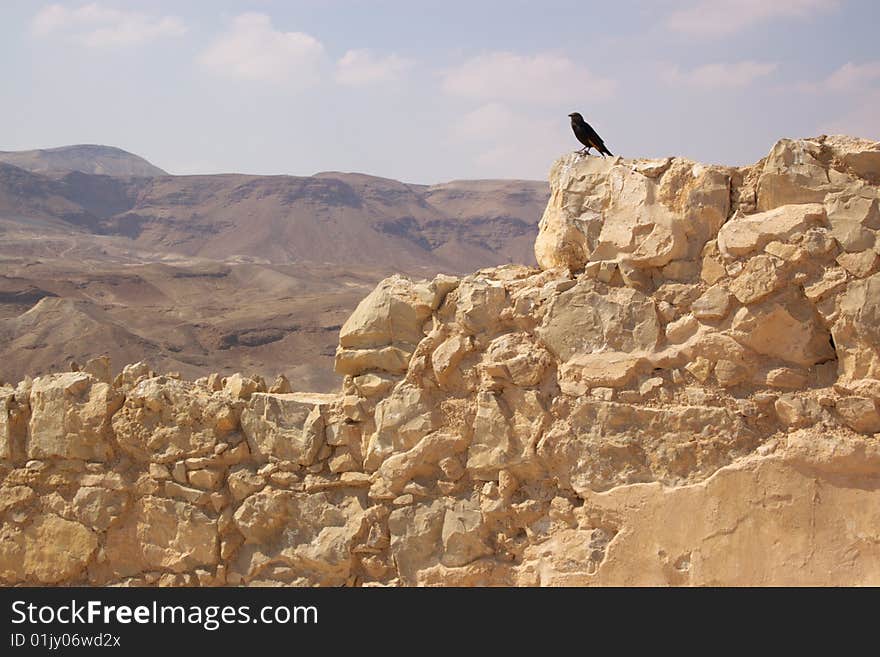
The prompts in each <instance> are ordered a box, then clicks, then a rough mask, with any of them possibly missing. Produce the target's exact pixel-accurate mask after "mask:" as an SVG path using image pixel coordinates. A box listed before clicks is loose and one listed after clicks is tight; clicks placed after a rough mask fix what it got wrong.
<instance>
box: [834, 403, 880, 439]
mask: <svg viewBox="0 0 880 657" xmlns="http://www.w3.org/2000/svg"><path fill="white" fill-rule="evenodd" d="M837 412H838V413H840V416H841V417H842V418H843V421H844V422H845V423H846V425H847V426H849V427H851V428H852V429H853V430H854V431H858V432H860V433H877V432H880V413H878V412H877V405H876V403H875V402H874V400H873V399H870V398H868V397H844V398H843V399H841V400H839V401H838V402H837Z"/></svg>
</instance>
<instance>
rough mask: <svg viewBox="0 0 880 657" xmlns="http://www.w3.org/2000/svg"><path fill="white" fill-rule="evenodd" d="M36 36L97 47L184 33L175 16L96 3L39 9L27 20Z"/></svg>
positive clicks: (139, 41)
mask: <svg viewBox="0 0 880 657" xmlns="http://www.w3.org/2000/svg"><path fill="white" fill-rule="evenodd" d="M31 33H32V34H33V35H34V36H37V37H48V36H51V35H57V34H60V35H62V36H63V37H66V38H67V39H68V40H69V41H71V42H73V43H78V44H80V45H84V46H88V47H92V48H99V47H107V46H135V45H140V44H143V43H147V42H150V41H155V40H157V39H162V38H165V37H177V36H182V35H183V34H185V33H186V25H185V24H184V22H183V20H181V19H180V18H178V17H177V16H149V15H147V14H144V13H141V12H137V11H123V10H120V9H112V8H108V7H103V6H101V5H100V4H98V3H96V2H95V3H91V4H87V5H82V6H80V7H77V8H75V9H68V8H67V7H64V6H62V5H59V4H54V5H49V6H47V7H44V8H43V9H41V10H40V11H39V12H37V14H36V15H35V16H34V18H33V20H32V21H31Z"/></svg>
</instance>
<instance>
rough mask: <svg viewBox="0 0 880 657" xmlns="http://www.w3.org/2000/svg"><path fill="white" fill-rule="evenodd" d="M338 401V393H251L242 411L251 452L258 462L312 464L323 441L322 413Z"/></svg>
mask: <svg viewBox="0 0 880 657" xmlns="http://www.w3.org/2000/svg"><path fill="white" fill-rule="evenodd" d="M337 401H339V396H337V395H317V394H311V395H309V394H305V393H286V394H275V393H259V392H258V393H254V394H253V395H252V396H251V399H250V401H249V402H248V404H247V406H245V407H244V409H242V412H241V429H242V432H243V433H244V435H245V437H246V438H247V441H248V445H249V446H250V451H251V454H252V455H253V456H254V458H255V459H256V460H257V461H260V462H265V461H267V460H269V458H270V457H273V458H275V459H279V460H283V461H293V462H295V463H300V464H302V465H311V464H312V463H314V462H315V459H316V458H317V456H318V452H319V451H320V449H321V447H322V446H323V445H324V427H325V422H326V420H325V415H327V414H328V413H329V412H330V411H329V409H330V407H331V406H332V405H333V404H334V403H336V402H337Z"/></svg>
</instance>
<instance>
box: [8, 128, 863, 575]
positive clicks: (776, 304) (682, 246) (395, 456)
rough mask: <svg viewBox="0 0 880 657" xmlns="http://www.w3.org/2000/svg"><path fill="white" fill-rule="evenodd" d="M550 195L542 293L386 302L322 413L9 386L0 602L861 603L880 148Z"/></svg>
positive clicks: (821, 146) (156, 384) (192, 388)
mask: <svg viewBox="0 0 880 657" xmlns="http://www.w3.org/2000/svg"><path fill="white" fill-rule="evenodd" d="M550 182H551V190H552V195H551V199H550V202H549V204H548V207H547V210H546V212H545V214H544V217H543V219H542V221H541V232H540V235H539V237H538V240H537V243H536V255H537V258H538V262H539V263H540V269H530V268H527V267H523V266H515V265H510V266H504V267H498V268H494V269H488V270H483V271H480V272H477V273H475V274H472V275H470V276H465V277H463V278H454V277H449V276H442V275H441V276H437V277H436V278H434V279H433V280H431V281H411V280H409V279H407V278H404V277H400V276H394V277H391V278H389V279H386V280H385V281H383V282H382V283H380V284H379V285H378V286H377V288H376V289H375V290H374V291H373V292H372V293H371V294H370V295H369V296H368V297H366V298H365V299H364V300H363V302H362V303H361V304H360V305H359V306H358V308H357V310H356V311H355V312H354V313H353V314H352V316H351V317H350V318H349V320H348V321H347V322H346V323H345V325H344V326H343V327H342V329H341V331H340V340H339V349H338V351H337V356H336V369H337V371H338V372H339V373H340V374H343V375H344V376H345V380H344V384H343V386H342V389H341V390H340V392H339V394H335V395H318V394H310V393H303V392H291V389H290V384H289V383H288V382H287V381H286V380H285V379H283V378H279V380H278V381H276V382H275V383H274V384H273V385H271V386H267V385H266V384H265V382H263V381H262V380H260V379H258V378H252V377H246V376H242V375H234V376H231V377H227V378H225V379H221V378H220V377H219V376H216V375H214V376H211V377H208V378H206V379H201V380H198V381H194V382H188V381H183V380H180V379H179V378H177V377H175V376H174V375H168V374H166V375H157V374H156V373H154V372H152V371H150V369H149V367H148V366H147V365H145V364H143V363H138V364H135V365H129V366H127V367H125V368H124V370H123V371H122V373H121V374H119V375H118V376H117V377H116V378H115V379H113V380H111V379H110V367H109V363H107V362H106V361H102V360H97V361H91V362H90V363H88V364H87V365H86V366H85V367H84V368H83V370H82V371H75V372H68V373H62V374H54V375H50V376H44V377H39V378H37V379H34V380H25V381H22V382H19V383H18V384H17V385H15V386H6V387H0V521H2V525H0V582H2V583H4V584H7V585H9V584H34V583H39V584H93V585H103V584H133V585H153V584H159V585H193V586H199V585H200V586H210V585H239V584H244V585H265V584H281V585H289V584H292V585H329V586H338V585H488V584H504V585H554V584H561V585H577V586H580V585H591V584H600V585H602V584H613V585H645V584H647V585H707V584H708V585H734V584H736V585H739V584H819V585H829V584H874V585H877V584H880V493H878V492H877V491H878V490H880V489H878V483H880V440H878V437H877V433H878V432H880V412H878V407H877V401H878V399H880V352H878V349H880V335H878V331H880V328H878V327H880V272H878V270H880V257H878V252H880V243H875V239H876V231H877V230H878V229H880V211H878V201H880V189H878V182H880V144H877V143H873V142H867V141H864V140H857V139H851V138H846V137H827V138H826V137H822V138H818V139H810V140H782V141H780V142H779V143H777V144H776V145H775V146H774V147H773V150H772V151H771V153H770V154H769V156H768V157H767V158H765V159H764V160H762V161H761V162H759V163H758V164H756V165H754V166H752V167H747V168H742V169H733V168H725V167H718V166H707V165H703V164H698V163H694V162H690V161H687V160H683V159H680V158H674V159H666V160H623V159H621V158H613V159H612V158H609V159H599V158H588V157H583V156H577V155H568V156H565V157H563V158H561V159H560V160H559V161H558V162H557V163H556V164H555V165H554V167H553V170H552V172H551V180H550Z"/></svg>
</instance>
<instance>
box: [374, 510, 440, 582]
mask: <svg viewBox="0 0 880 657" xmlns="http://www.w3.org/2000/svg"><path fill="white" fill-rule="evenodd" d="M445 519H446V505H445V504H444V502H443V500H434V501H432V502H431V503H426V504H416V505H412V506H407V507H404V508H400V509H395V510H394V511H392V512H391V515H390V516H389V518H388V529H389V531H390V533H391V554H392V555H393V557H394V562H395V565H396V566H397V573H398V577H400V580H401V582H402V583H403V584H405V585H409V586H413V585H416V584H418V583H419V571H421V570H425V569H427V568H428V567H430V566H433V565H435V564H437V562H439V560H440V557H441V554H442V551H443V526H444V524H445Z"/></svg>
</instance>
